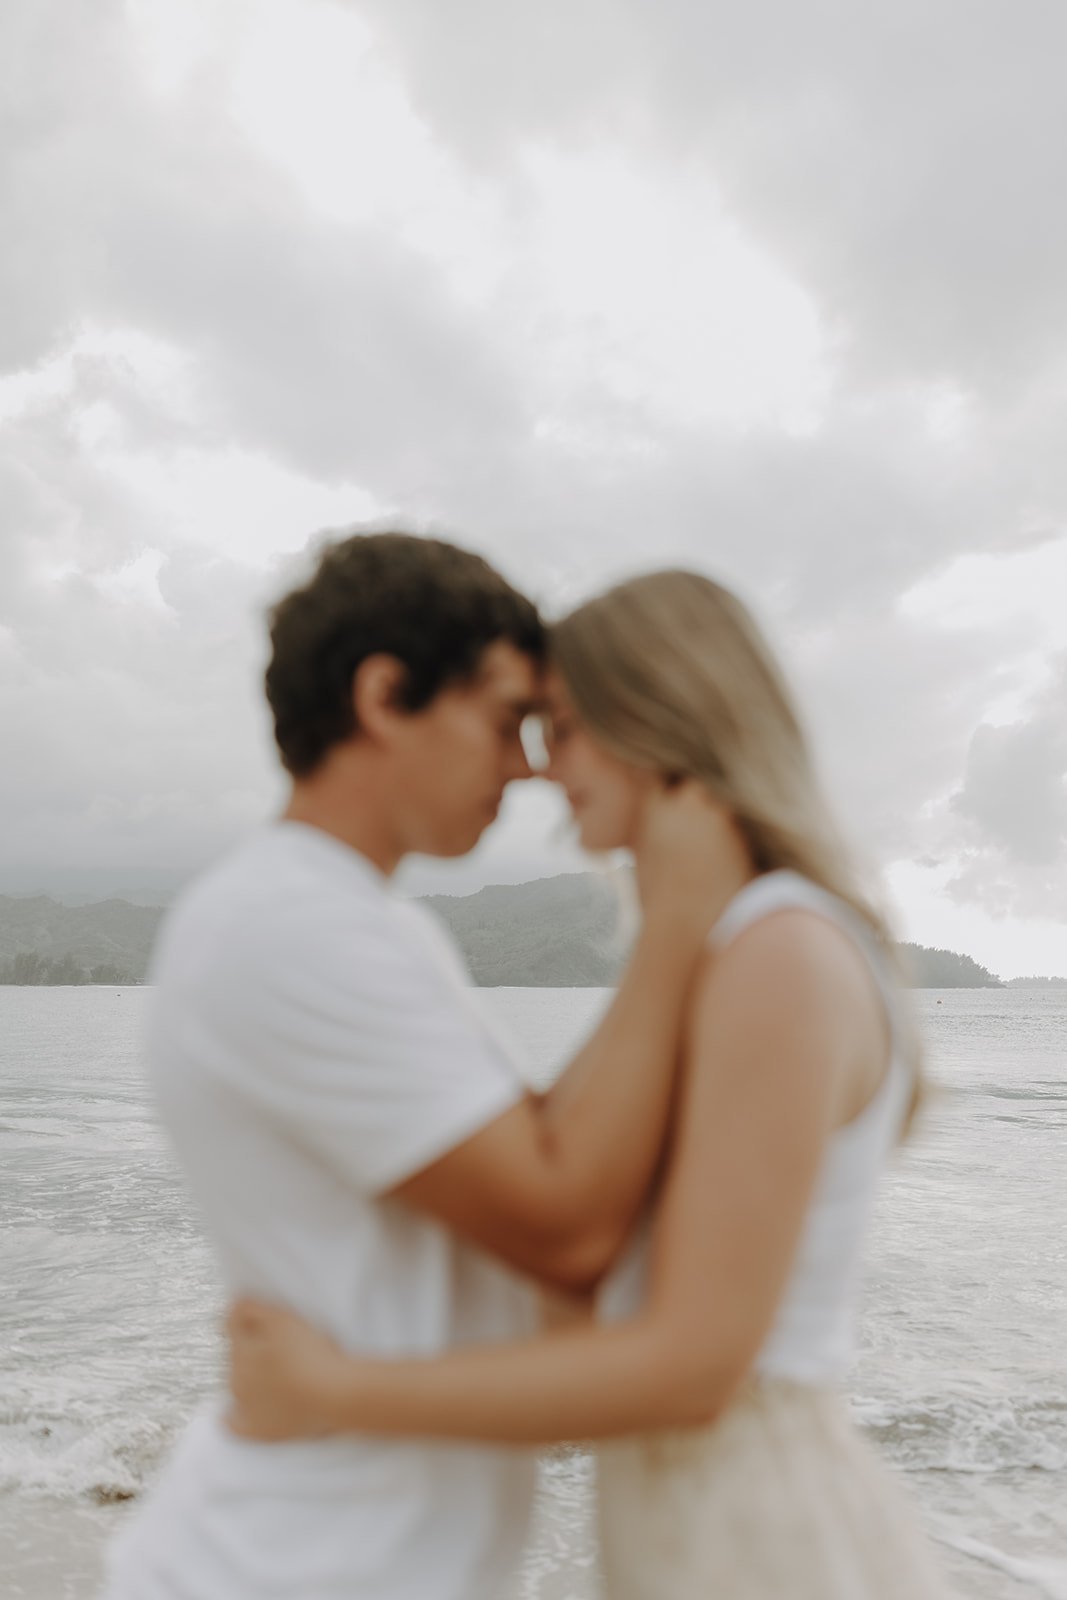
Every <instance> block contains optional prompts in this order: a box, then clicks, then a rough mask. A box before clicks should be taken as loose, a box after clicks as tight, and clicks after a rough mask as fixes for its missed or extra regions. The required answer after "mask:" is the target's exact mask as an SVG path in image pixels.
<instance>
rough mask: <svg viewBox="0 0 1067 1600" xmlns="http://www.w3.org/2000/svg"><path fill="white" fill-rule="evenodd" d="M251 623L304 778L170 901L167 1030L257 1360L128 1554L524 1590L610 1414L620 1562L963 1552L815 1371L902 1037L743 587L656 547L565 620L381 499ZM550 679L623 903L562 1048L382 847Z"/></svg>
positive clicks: (154, 1502)
mask: <svg viewBox="0 0 1067 1600" xmlns="http://www.w3.org/2000/svg"><path fill="white" fill-rule="evenodd" d="M271 642H272V656H271V661H270V665H269V667H268V671H267V679H266V685H267V696H268V699H269V702H270V705H271V709H272V712H273V717H274V726H275V734H276V739H277V744H278V748H279V751H280V754H281V759H282V761H283V763H284V765H285V768H286V770H287V772H288V774H289V775H290V777H291V779H292V792H291V798H290V801H289V804H288V807H287V809H286V812H285V814H284V816H283V817H282V818H281V819H280V820H279V821H277V822H274V823H272V824H270V825H268V826H266V827H264V828H262V829H261V830H260V831H259V832H258V833H256V834H255V835H254V836H253V837H252V838H250V839H249V840H248V841H247V842H246V843H245V844H244V845H243V846H242V847H240V848H239V849H238V850H237V851H235V852H234V853H233V854H231V855H230V856H229V858H228V859H226V860H225V861H223V862H222V863H221V864H220V865H218V866H217V867H215V868H214V869H213V870H212V871H211V872H209V873H208V874H207V875H206V876H205V877H204V878H202V879H201V880H200V881H199V883H197V884H196V885H194V886H193V888H192V889H191V890H189V891H187V893H186V894H185V896H184V897H183V899H182V900H181V901H180V902H179V904H178V905H177V907H176V908H175V909H174V911H173V912H172V913H171V915H170V917H169V919H168V922H167V925H166V927H165V930H164V934H163V937H162V940H161V943H160V946H159V949H158V952H157V957H156V967H155V973H154V981H155V983H156V985H157V987H156V991H155V995H154V999H153V1016H152V1025H151V1035H150V1041H149V1052H150V1060H151V1070H152V1077H153V1082H154V1088H155V1092H156V1095H157V1100H158V1103H159V1106H160V1109H161V1114H162V1117H163V1120H164V1122H165V1124H166V1126H167V1129H168V1131H169V1133H170V1135H171V1138H172V1140H173V1143H174V1145H175V1147H176V1150H177V1153H178V1156H179V1158H180V1160H181V1162H182V1165H183V1167H184V1169H185V1171H186V1174H187V1177H188V1181H189V1185H190V1188H191V1191H192V1194H193V1196H194V1198H195V1200H196V1202H197V1204H198V1206H199V1209H200V1211H201V1214H202V1217H203V1221H204V1225H205V1227H206V1230H207V1232H208V1235H209V1238H210V1240H211V1242H212V1245H213V1247H214V1249H215V1252H216V1255H217V1258H218V1261H219V1265H220V1269H221V1273H222V1278H223V1282H224V1284H225V1286H226V1289H227V1291H228V1292H229V1293H230V1295H231V1296H233V1297H234V1298H235V1300H236V1302H237V1303H236V1304H235V1306H234V1309H233V1310H232V1312H231V1315H230V1319H229V1325H228V1326H229V1335H230V1343H231V1383H232V1388H233V1394H232V1396H230V1397H228V1398H227V1399H226V1400H225V1401H221V1402H216V1403H211V1404H209V1405H208V1406H207V1407H206V1408H205V1409H204V1410H203V1411H202V1412H201V1413H200V1414H199V1415H198V1416H197V1417H196V1418H195V1419H194V1420H193V1422H192V1423H191V1425H190V1426H189V1428H188V1429H187V1431H186V1432H185V1434H184V1435H183V1437H182V1438H181V1440H180V1441H179V1443H178V1445H177V1448H176V1450H175V1452H174V1454H173V1456H172V1458H171V1460H170V1462H169V1463H168V1465H167V1467H166V1468H165V1470H164V1472H163V1475H162V1478H161V1481H160V1482H159V1484H158V1485H157V1486H156V1488H155V1490H154V1491H153V1493H152V1494H151V1496H150V1497H149V1499H148V1502H147V1504H146V1505H145V1506H144V1507H143V1508H142V1510H141V1511H140V1513H139V1514H138V1516H137V1517H136V1519H135V1521H134V1523H133V1524H132V1526H131V1528H130V1529H129V1530H128V1531H127V1532H126V1534H125V1535H124V1537H123V1539H122V1540H121V1542H120V1545H119V1547H118V1549H117V1550H116V1552H115V1555H114V1559H113V1563H112V1574H111V1579H110V1585H109V1588H108V1590H107V1595H108V1597H109V1600H268V1597H277V1600H505V1597H506V1596H507V1595H508V1594H509V1592H510V1590H511V1587H512V1584H513V1581H514V1575H515V1571H516V1567H517V1564H518V1560H519V1557H520V1553H521V1550H522V1546H523V1542H524V1537H525V1534H526V1528H527V1521H528V1515H529V1509H530V1504H531V1498H532V1493H533V1485H534V1474H535V1458H536V1448H537V1447H538V1446H540V1445H543V1444H546V1443H548V1442H552V1441H557V1440H569V1439H581V1440H589V1441H593V1442H595V1444H596V1446H597V1449H598V1478H599V1520H600V1539H601V1563H602V1567H603V1571H604V1576H605V1583H606V1593H607V1597H608V1600H713V1597H714V1600H720V1597H722V1600H727V1597H728V1600H779V1597H781V1600H927V1597H930V1596H934V1595H936V1594H940V1593H941V1592H942V1591H941V1589H940V1587H939V1582H938V1579H937V1578H936V1576H935V1575H934V1574H933V1571H932V1569H931V1567H930V1565H929V1558H928V1556H927V1553H926V1550H925V1548H924V1545H923V1541H922V1539H921V1536H920V1535H919V1534H918V1533H917V1532H916V1530H915V1528H914V1526H913V1523H912V1520H911V1516H910V1514H909V1512H908V1510H907V1508H906V1507H905V1506H903V1505H902V1503H901V1501H900V1498H899V1491H898V1490H897V1488H896V1485H895V1483H894V1482H893V1480H892V1477H891V1475H890V1474H889V1473H888V1472H887V1471H885V1470H883V1469H882V1468H880V1467H879V1466H878V1465H877V1464H876V1462H875V1461H874V1460H873V1458H872V1457H871V1456H870V1454H869V1453H868V1450H867V1448H866V1447H865V1446H864V1444H863V1443H862V1442H861V1440H860V1439H859V1438H858V1436H857V1435H856V1434H855V1433H854V1431H853V1429H852V1427H851V1425H850V1423H849V1421H848V1420H847V1415H846V1412H845V1409H844V1406H843V1402H842V1401H841V1400H839V1399H838V1398H837V1396H836V1394H835V1389H836V1387H837V1385H838V1384H839V1382H840V1380H841V1378H842V1376H843V1374H844V1372H845V1370H846V1368H847V1366H848V1363H849V1360H850V1353H851V1337H852V1321H853V1315H854V1310H855V1300H856V1295H857V1279H858V1270H859V1265H860V1257H861V1253H862V1245H863V1236H864V1230H865V1227H866V1222H867V1218H868V1214H869V1211H870V1208H871V1204H872V1200H873V1196H874V1192H875V1187H876V1183H877V1179H878V1174H879V1170H880V1168H881V1166H882V1163H883V1161H884V1159H885V1157H886V1156H887V1155H888V1153H889V1152H890V1150H891V1149H892V1147H893V1146H894V1145H895V1143H896V1142H897V1141H898V1139H899V1138H900V1136H901V1133H902V1131H903V1129H904V1128H905V1126H906V1123H907V1121H908V1118H909V1116H910V1114H911V1111H912V1110H913V1108H914V1105H915V1103H916V1100H917V1096H918V1093H919V1078H918V1061H917V1056H916V1052H915V1047H914V1044H913V1042H912V1037H911V1033H910V1031H909V1029H908V1026H907V1024H906V1020H905V1018H904V1016H903V1014H902V1008H901V1005H900V1002H899V999H898V995H897V991H896V988H895V984H894V980H893V975H892V959H891V947H890V941H889V936H888V934H887V931H886V929H885V928H884V926H883V924H882V922H881V920H880V918H879V916H878V914H877V913H876V912H875V910H874V909H873V908H872V907H871V905H869V904H868V902H867V901H866V900H865V899H864V897H863V895H862V893H861V892H860V891H859V889H858V888H857V887H856V885H855V883H854V881H853V878H852V875H851V873H850V869H849V867H848V865H847V861H846V858H845V855H844V853H843V851H842V849H841V847H840V846H839V844H838V841H837V838H836V835H835V832H834V828H833V825H832V822H831V819H830V816H829V814H828V811H827V808H826V806H825V804H824V802H823V799H822V797H821V795H820V793H819V789H818V785H817V783H816V780H815V777H814V774H813V770H812V765H811V761H810V758H809V754H808V751H807V748H806V745H805V741H804V738H803V735H802V733H801V731H800V728H799V726H798V722H797V719H796V716H795V713H794V711H793V708H792V703H791V698H790V695H789V693H788V690H787V688H786V686H785V684H784V683H783V680H782V677H781V674H780V672H779V669H778V668H777V666H776V664H775V662H774V660H773V657H772V656H771V654H770V653H769V651H768V649H767V646H766V644H765V643H764V641H763V639H762V638H761V636H760V634H759V632H758V630H757V629H756V627H755V625H754V623H753V622H752V620H751V618H750V617H749V615H748V614H747V612H746V611H745V609H744V607H743V606H742V605H741V603H740V602H739V601H738V600H737V599H736V598H735V597H734V596H733V595H731V594H730V593H729V592H728V591H726V590H724V589H723V588H721V587H720V586H718V585H716V584H714V583H712V582H710V581H709V580H707V579H705V578H703V577H699V576H697V575H695V574H692V573H686V572H658V573H653V574H650V575H649V576H647V577H643V578H638V579H635V580H632V581H630V582H628V583H624V584H622V585H621V586H619V587H618V588H616V589H613V590H612V591H610V592H609V593H607V594H605V595H603V596H601V597H600V598H598V599H594V600H592V601H590V602H588V603H587V604H585V605H583V606H582V607H580V608H579V609H578V610H577V611H575V612H574V613H572V614H571V615H570V616H568V617H566V618H564V619H563V621H561V622H559V623H556V624H555V625H554V626H552V627H551V628H550V629H546V628H545V627H544V626H543V624H542V622H541V621H540V619H539V617H538V615H537V613H536V611H535V609H534V607H533V606H532V605H531V604H530V603H529V602H528V601H527V600H526V599H524V598H523V597H522V596H521V595H519V594H518V593H516V592H515V591H514V590H513V589H512V588H511V587H510V586H509V585H508V584H507V583H506V582H505V581H504V579H503V578H501V577H500V576H499V575H498V574H497V573H496V572H494V571H493V570H492V569H491V568H490V567H489V566H488V565H487V564H486V563H485V562H483V561H482V560H481V559H480V558H478V557H476V556H474V555H472V554H470V553H468V552H466V551H463V550H460V549H458V548H456V547H454V546H452V545H449V544H445V543H443V542H441V541H437V540H431V539H419V538H413V537H409V536H406V535H403V534H394V533H381V534H361V535H357V536H354V537H351V538H348V539H345V540H343V541H341V542H337V543H334V544H332V545H330V546H328V547H327V548H326V550H325V551H324V553H323V555H322V557H321V560H320V563H319V566H318V569H317V571H316V573H315V575H314V576H313V577H312V578H311V580H310V581H309V582H308V583H307V584H306V585H305V586H304V587H302V588H300V589H298V590H297V591H295V592H294V593H292V594H290V595H288V596H287V597H286V598H285V599H283V600H282V601H281V602H280V603H279V604H278V605H277V606H276V607H275V609H274V611H273V613H272V617H271ZM531 714H536V715H540V716H541V717H542V718H543V721H544V728H545V735H546V743H547V748H548V753H549V767H548V776H549V777H550V778H552V779H554V780H555V781H556V782H557V783H559V784H560V785H561V786H562V787H563V789H564V790H565V792H566V795H567V798H568V800H569V802H570V805H571V808H572V811H573V813H574V818H575V822H576V824H577V828H578V832H579V835H580V838H581V841H582V843H583V844H584V845H585V846H586V847H587V848H588V849H590V850H594V851H603V850H615V849H627V850H629V851H630V852H632V856H633V860H634V866H635V875H636V882H637V888H638V893H639V897H640V901H641V925H640V931H639V934H638V937H637V940H636V944H635V947H634V951H633V955H632V958H631V960H630V962H629V964H628V967H627V970H626V972H625V974H624V976H623V979H622V982H621V984H620V986H619V989H618V991H617V993H616V995H615V997H614V999H613V1002H612V1005H611V1007H610V1009H609V1010H608V1012H607V1013H606V1015H605V1016H604V1019H603V1021H602V1022H601V1024H600V1025H599V1027H598V1028H597V1029H596V1031H595V1032H594V1034H593V1035H592V1036H591V1038H590V1039H589V1040H588V1042H587V1043H586V1044H585V1045H584V1047H583V1048H582V1049H581V1050H580V1051H579V1053H578V1054H577V1056H576V1057H575V1058H574V1060H573V1061H572V1062H571V1063H570V1065H569V1066H568V1067H567V1069H566V1070H565V1071H564V1072H563V1073H562V1075H561V1076H560V1078H559V1079H558V1081H557V1082H556V1084H555V1085H554V1087H553V1088H552V1089H551V1090H550V1091H549V1092H548V1093H547V1094H534V1093H531V1092H530V1090H529V1089H528V1088H527V1087H526V1085H525V1084H524V1082H523V1080H522V1078H521V1076H520V1073H519V1071H518V1070H517V1068H516V1066H515V1064H514V1062H513V1060H512V1059H511V1058H510V1057H509V1054H508V1050H507V1048H506V1046H505V1045H504V1044H503V1042H502V1041H501V1040H500V1039H499V1038H498V1037H497V1036H496V1035H495V1033H494V1032H493V1030H492V1029H491V1027H490V1026H489V1025H488V1023H487V1021H486V1018H485V1016H484V1015H483V1013H482V1011H481V1009H480V1008H479V1007H478V1005H477V1004H476V1003H475V1000H474V997H473V996H472V994H471V991H470V990H469V988H468V986H467V983H466V979H465V975H464V972H463V970H462V967H461V964H460V962H459V961H458V959H457V956H456V954H455V952H454V950H453V949H452V947H451V945H450V943H449V941H448V939H447V938H446V936H445V935H444V933H443V932H442V931H441V929H440V928H439V927H438V926H437V925H436V924H435V923H434V922H433V921H432V919H431V918H430V917H429V916H428V915H427V914H426V913H424V912H423V911H422V910H421V908H418V907H416V906H413V905H412V904H410V903H409V902H406V901H404V900H403V899H402V898H400V897H399V896H398V895H397V894H396V892H395V891H394V889H393V887H392V884H391V879H392V874H393V872H394V870H395V868H396V867H397V866H398V864H399V863H400V861H401V860H402V859H403V858H404V857H405V856H406V855H407V854H409V853H410V852H421V853H424V854H428V855H435V856H442V857H446V856H459V855H462V854H463V853H465V852H466V851H468V850H469V849H471V848H472V847H473V846H474V844H475V843H476V842H477V841H478V839H479V837H480V835H481V834H482V832H483V831H484V830H485V828H486V827H487V826H488V825H489V824H490V822H491V821H492V820H493V818H494V816H495V814H496V811H497V808H498V806H499V803H500V799H501V796H502V794H503V791H504V788H505V786H506V785H507V784H508V783H509V782H511V781H515V780H521V779H523V778H526V777H528V776H529V775H530V770H529V767H528V765H527V760H526V755H525V752H524V747H523V743H522V740H521V737H520V732H521V729H522V725H523V722H524V721H525V719H526V718H527V717H528V716H530V715H531ZM561 1298H562V1299H563V1300H564V1301H565V1302H566V1305H567V1310H566V1313H565V1314H564V1315H562V1316H561V1315H560V1314H559V1312H558V1306H559V1303H560V1300H561ZM549 1303H551V1304H554V1305H555V1306H556V1307H557V1311H556V1313H555V1314H553V1315H552V1316H550V1317H547V1319H546V1313H545V1310H544V1308H545V1306H546V1305H547V1304H549Z"/></svg>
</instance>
